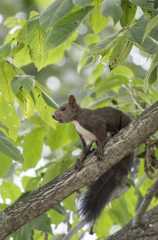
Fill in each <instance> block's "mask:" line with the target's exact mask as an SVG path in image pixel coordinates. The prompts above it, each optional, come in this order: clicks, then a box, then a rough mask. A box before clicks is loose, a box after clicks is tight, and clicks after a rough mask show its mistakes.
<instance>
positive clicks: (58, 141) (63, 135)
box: [46, 123, 71, 151]
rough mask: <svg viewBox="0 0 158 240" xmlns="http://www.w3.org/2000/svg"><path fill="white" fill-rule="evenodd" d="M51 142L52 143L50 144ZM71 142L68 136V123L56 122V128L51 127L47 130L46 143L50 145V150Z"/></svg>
mask: <svg viewBox="0 0 158 240" xmlns="http://www.w3.org/2000/svg"><path fill="white" fill-rule="evenodd" d="M52 142H53V144H52ZM69 143H71V139H70V137H69V125H68V124H59V123H58V124H57V127H56V129H54V128H51V129H50V130H49V132H48V138H47V141H46V144H47V145H49V146H50V148H51V150H52V151H54V150H59V149H60V148H61V147H63V146H66V145H67V144H69Z"/></svg>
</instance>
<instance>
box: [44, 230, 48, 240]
mask: <svg viewBox="0 0 158 240" xmlns="http://www.w3.org/2000/svg"><path fill="white" fill-rule="evenodd" d="M44 240H48V233H47V232H46V233H45V234H44Z"/></svg>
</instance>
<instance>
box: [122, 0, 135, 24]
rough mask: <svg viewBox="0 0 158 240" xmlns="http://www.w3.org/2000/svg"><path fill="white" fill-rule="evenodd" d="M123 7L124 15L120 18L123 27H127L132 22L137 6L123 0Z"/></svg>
mask: <svg viewBox="0 0 158 240" xmlns="http://www.w3.org/2000/svg"><path fill="white" fill-rule="evenodd" d="M121 7H122V10H123V16H122V18H121V19H120V24H121V26H122V27H126V26H127V25H130V24H131V23H132V21H133V19H134V16H135V13H136V10H137V7H136V6H135V5H134V4H132V3H130V2H129V1H127V0H122V1H121Z"/></svg>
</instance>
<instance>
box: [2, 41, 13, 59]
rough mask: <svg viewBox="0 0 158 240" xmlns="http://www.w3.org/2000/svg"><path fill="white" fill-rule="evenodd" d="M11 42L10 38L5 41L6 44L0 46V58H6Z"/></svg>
mask: <svg viewBox="0 0 158 240" xmlns="http://www.w3.org/2000/svg"><path fill="white" fill-rule="evenodd" d="M11 42H12V40H10V41H9V42H7V43H6V44H4V45H2V46H1V47H0V60H2V59H3V58H6V57H7V56H8V55H9V54H10V52H11Z"/></svg>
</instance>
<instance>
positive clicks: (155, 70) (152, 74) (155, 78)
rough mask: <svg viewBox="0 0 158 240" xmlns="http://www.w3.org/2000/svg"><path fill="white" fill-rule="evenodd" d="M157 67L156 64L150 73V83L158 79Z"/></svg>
mask: <svg viewBox="0 0 158 240" xmlns="http://www.w3.org/2000/svg"><path fill="white" fill-rule="evenodd" d="M157 74H158V67H157V66H156V67H155V68H154V69H153V71H152V72H151V74H150V77H149V84H150V85H152V84H154V83H155V82H156V81H157V80H158V75H157Z"/></svg>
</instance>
